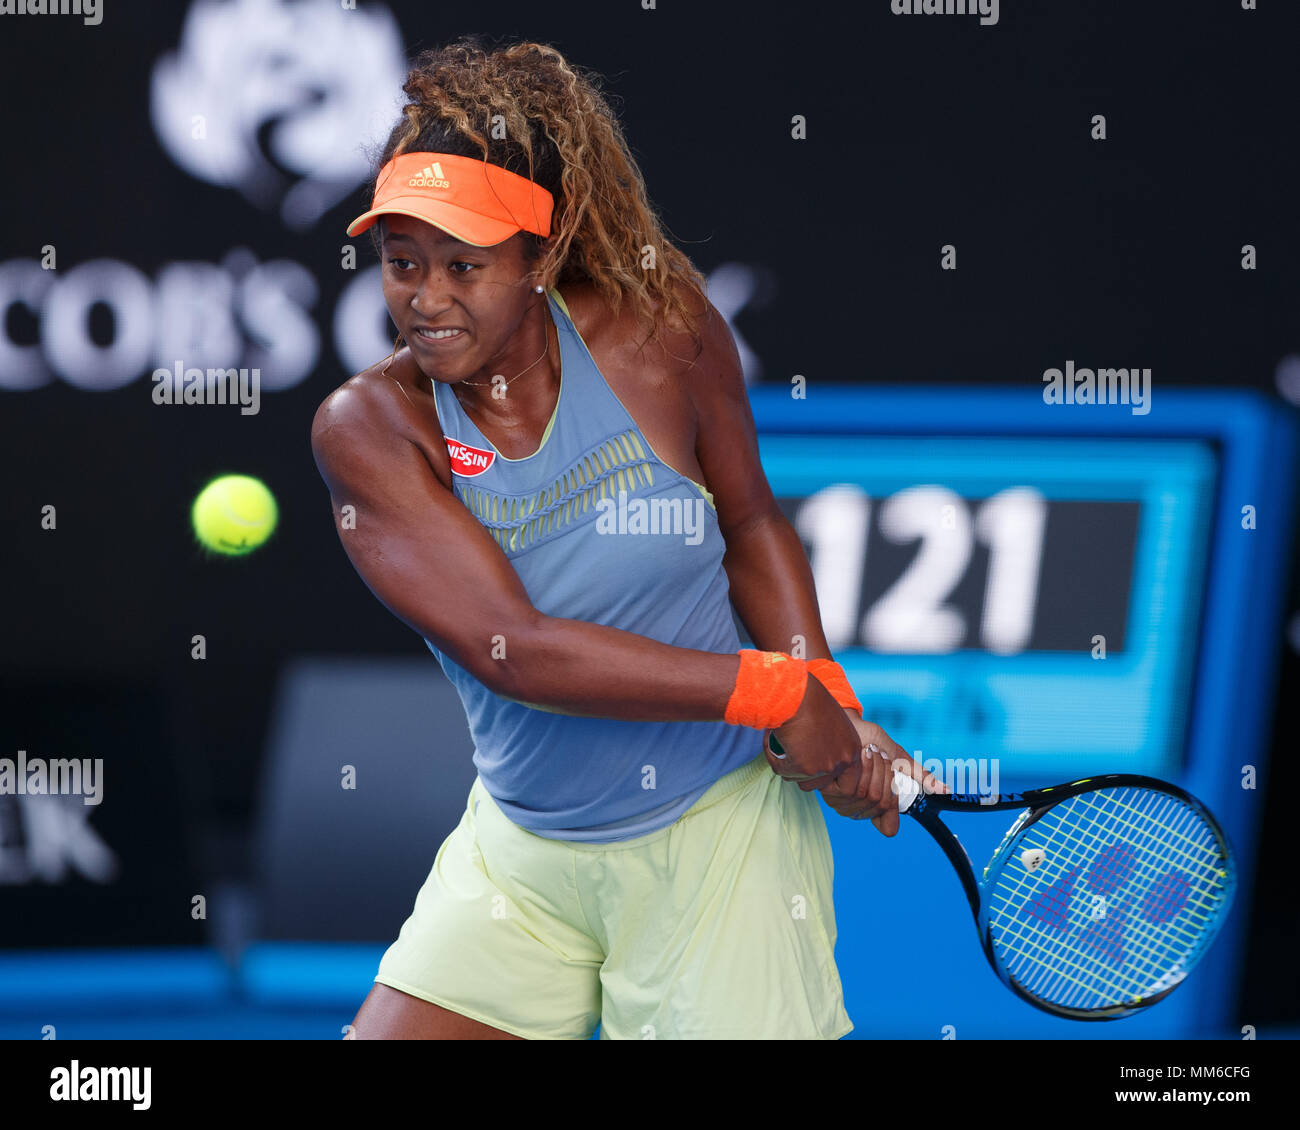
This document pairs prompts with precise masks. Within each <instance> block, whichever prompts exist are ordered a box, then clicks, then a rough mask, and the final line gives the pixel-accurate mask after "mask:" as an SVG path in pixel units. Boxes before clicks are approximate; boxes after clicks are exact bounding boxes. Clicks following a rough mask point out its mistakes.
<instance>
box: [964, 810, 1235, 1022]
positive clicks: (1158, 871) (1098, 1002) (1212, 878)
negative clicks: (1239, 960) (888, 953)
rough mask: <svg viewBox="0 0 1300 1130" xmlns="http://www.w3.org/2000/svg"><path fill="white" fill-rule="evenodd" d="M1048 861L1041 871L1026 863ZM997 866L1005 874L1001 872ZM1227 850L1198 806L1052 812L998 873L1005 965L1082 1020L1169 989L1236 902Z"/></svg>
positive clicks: (994, 901)
mask: <svg viewBox="0 0 1300 1130" xmlns="http://www.w3.org/2000/svg"><path fill="white" fill-rule="evenodd" d="M1026 848H1035V849H1038V850H1040V851H1042V852H1043V857H1044V862H1043V864H1042V865H1041V866H1040V867H1038V868H1036V869H1035V870H1033V871H1030V870H1029V868H1027V867H1025V866H1024V865H1023V864H1022V863H1021V860H1020V858H1019V854H1020V852H1021V851H1023V850H1024V849H1026ZM999 865H1000V867H999ZM1223 866H1224V864H1223V857H1222V855H1221V849H1220V844H1219V839H1218V837H1217V835H1216V834H1215V832H1214V830H1213V828H1212V827H1210V826H1209V825H1208V824H1207V823H1206V822H1205V820H1204V819H1203V818H1202V817H1201V815H1200V814H1199V813H1198V812H1197V811H1196V810H1195V809H1194V808H1192V807H1191V806H1189V805H1187V804H1185V803H1183V802H1182V801H1181V800H1179V799H1177V798H1176V797H1173V796H1171V795H1169V794H1167V793H1163V792H1160V791H1158V790H1154V789H1145V788H1137V787H1120V788H1112V789H1099V790H1096V791H1094V792H1091V793H1084V794H1081V795H1080V796H1077V797H1072V798H1069V799H1068V800H1066V801H1063V802H1061V803H1060V804H1058V805H1055V806H1054V807H1053V808H1051V809H1050V810H1049V811H1048V812H1046V813H1045V814H1044V815H1043V816H1042V817H1041V818H1040V819H1039V820H1038V821H1037V822H1036V823H1034V824H1033V825H1031V826H1030V827H1029V828H1028V829H1026V830H1025V832H1023V833H1021V834H1019V835H1017V836H1015V837H1013V838H1011V839H1010V840H1009V841H1008V842H1007V843H1004V845H1003V847H1002V848H1001V849H1000V850H999V853H998V855H997V856H995V858H994V860H993V861H992V862H991V863H990V867H989V871H990V872H991V873H993V874H994V875H995V882H994V884H993V885H992V887H991V889H990V890H989V891H988V893H987V896H986V897H987V903H988V917H989V925H990V934H991V937H992V939H993V942H994V949H995V952H996V956H997V959H998V960H999V961H1000V962H1001V963H1002V965H1003V968H1004V969H1006V971H1007V972H1008V974H1009V975H1010V976H1011V977H1012V978H1013V979H1014V980H1015V981H1016V982H1017V983H1018V984H1020V985H1021V987H1022V988H1024V989H1025V990H1026V991H1028V992H1030V993H1031V994H1033V995H1034V996H1036V997H1038V998H1040V999H1042V1000H1045V1001H1049V1002H1051V1003H1054V1004H1057V1005H1060V1006H1063V1007H1068V1008H1077V1009H1100V1008H1106V1007H1110V1006H1114V1005H1119V1004H1124V1003H1128V1002H1134V1001H1137V1000H1140V999H1141V998H1143V997H1146V996H1150V995H1151V994H1152V993H1154V992H1156V991H1159V990H1160V989H1162V988H1164V987H1167V985H1169V984H1173V983H1174V980H1173V979H1177V978H1178V977H1180V975H1181V973H1182V972H1185V971H1186V969H1187V968H1189V967H1190V959H1192V958H1193V957H1194V956H1196V954H1197V953H1198V951H1199V947H1200V946H1201V944H1202V942H1203V941H1204V939H1205V937H1206V935H1207V932H1209V931H1211V930H1212V929H1213V927H1214V926H1215V925H1216V924H1217V920H1218V916H1219V914H1220V913H1221V912H1222V909H1223V908H1224V906H1225V905H1226V896H1227V895H1228V893H1229V884H1228V882H1227V878H1226V876H1224V875H1221V874H1220V870H1221V868H1222V867H1223Z"/></svg>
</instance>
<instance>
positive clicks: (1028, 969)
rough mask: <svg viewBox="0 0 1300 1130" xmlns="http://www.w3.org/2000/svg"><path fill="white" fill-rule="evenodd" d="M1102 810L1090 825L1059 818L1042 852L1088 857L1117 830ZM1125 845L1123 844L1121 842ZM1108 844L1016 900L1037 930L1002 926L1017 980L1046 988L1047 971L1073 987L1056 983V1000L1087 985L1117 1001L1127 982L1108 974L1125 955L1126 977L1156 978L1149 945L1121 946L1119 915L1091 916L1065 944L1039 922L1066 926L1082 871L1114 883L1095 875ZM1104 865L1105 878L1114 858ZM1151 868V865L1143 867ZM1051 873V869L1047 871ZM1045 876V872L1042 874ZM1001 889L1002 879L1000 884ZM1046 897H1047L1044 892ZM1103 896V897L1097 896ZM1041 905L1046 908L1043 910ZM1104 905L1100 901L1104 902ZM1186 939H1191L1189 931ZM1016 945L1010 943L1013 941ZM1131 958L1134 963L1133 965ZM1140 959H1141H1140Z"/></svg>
mask: <svg viewBox="0 0 1300 1130" xmlns="http://www.w3.org/2000/svg"><path fill="white" fill-rule="evenodd" d="M1106 817H1107V814H1102V816H1101V818H1100V819H1095V822H1094V823H1093V824H1092V825H1084V826H1083V827H1080V826H1079V825H1078V824H1077V822H1071V821H1069V820H1062V821H1060V822H1059V824H1058V825H1057V827H1056V828H1055V830H1054V831H1053V833H1052V834H1051V835H1049V836H1048V837H1047V839H1046V840H1045V841H1043V842H1042V845H1041V846H1042V847H1043V850H1044V851H1051V852H1052V853H1053V857H1054V858H1064V857H1063V856H1062V854H1061V852H1062V849H1064V848H1069V849H1070V850H1071V851H1072V852H1073V853H1074V855H1073V857H1072V858H1074V859H1076V860H1082V859H1085V858H1086V857H1087V854H1088V852H1089V850H1094V851H1095V850H1097V849H1098V848H1099V847H1100V844H1101V843H1102V840H1103V838H1106V839H1109V837H1110V835H1112V834H1113V833H1114V832H1115V831H1116V830H1117V829H1116V828H1115V827H1114V823H1115V822H1114V820H1113V819H1107V818H1106ZM1046 828H1047V826H1046V825H1043V826H1040V829H1039V830H1040V834H1041V833H1042V832H1043V831H1045V830H1046ZM1112 846H1121V847H1123V846H1126V845H1123V844H1122V843H1121V844H1120V845H1114V843H1113V842H1112ZM1106 851H1107V849H1105V848H1102V849H1101V850H1100V851H1099V852H1098V855H1099V859H1098V860H1097V861H1095V862H1094V863H1093V865H1092V867H1090V868H1088V869H1086V871H1085V870H1084V869H1083V868H1082V867H1081V866H1079V865H1077V864H1076V865H1075V866H1073V867H1071V868H1070V869H1069V870H1067V871H1066V872H1065V874H1064V875H1062V876H1060V877H1059V878H1057V879H1056V880H1055V881H1054V882H1053V883H1052V884H1051V885H1049V886H1047V887H1045V888H1042V889H1041V890H1040V891H1039V892H1038V893H1037V894H1035V895H1034V896H1033V897H1032V898H1030V899H1027V900H1023V901H1022V902H1021V911H1022V915H1023V914H1024V913H1025V912H1026V911H1027V912H1028V913H1029V914H1030V915H1031V916H1032V917H1033V918H1035V919H1037V920H1038V921H1037V922H1036V923H1033V924H1031V925H1032V926H1036V927H1038V928H1037V930H1034V929H1026V928H1023V926H1024V924H1023V923H1021V922H1019V921H1016V920H1012V924H1011V926H1010V928H1008V929H1007V930H1006V931H1005V937H1006V941H1007V944H1006V949H1007V951H1008V952H1009V954H1010V955H1011V956H1015V957H1020V958H1022V959H1023V962H1022V964H1023V966H1024V969H1023V970H1021V971H1020V973H1021V980H1022V981H1023V982H1024V983H1025V985H1026V987H1027V988H1030V990H1031V991H1034V992H1036V993H1038V994H1045V993H1046V992H1047V989H1046V986H1045V984H1044V981H1045V980H1046V979H1047V978H1048V976H1049V975H1054V976H1055V977H1056V978H1057V979H1058V981H1059V982H1062V983H1068V985H1069V986H1070V987H1072V988H1073V990H1075V991H1074V993H1073V994H1071V993H1068V992H1064V991H1060V990H1062V986H1060V985H1058V994H1057V995H1058V997H1060V998H1061V999H1060V1000H1059V1001H1058V1002H1057V1003H1062V1004H1070V1005H1076V1004H1077V1003H1078V1000H1079V998H1080V996H1081V995H1082V994H1084V993H1086V991H1087V990H1088V989H1089V988H1091V989H1093V990H1103V989H1104V990H1108V991H1109V992H1110V994H1111V995H1112V997H1113V998H1114V1000H1113V1001H1112V1002H1111V1003H1116V1002H1118V1001H1121V1000H1125V999H1131V997H1132V996H1133V994H1132V993H1131V992H1130V991H1129V990H1131V989H1132V985H1131V984H1129V985H1126V984H1125V983H1124V981H1123V980H1122V979H1121V978H1119V977H1117V976H1115V975H1113V973H1112V972H1111V970H1112V968H1114V967H1120V966H1122V965H1123V964H1124V962H1125V960H1126V958H1127V959H1128V960H1129V962H1130V965H1129V969H1128V976H1129V978H1130V980H1132V979H1136V978H1138V977H1139V975H1149V976H1147V981H1148V983H1150V982H1151V981H1152V979H1158V974H1157V972H1156V971H1157V967H1158V963H1159V954H1158V953H1157V952H1156V950H1155V948H1154V947H1153V946H1150V945H1149V946H1148V949H1147V951H1146V952H1144V953H1133V952H1126V951H1125V949H1124V944H1125V939H1124V933H1123V925H1124V917H1125V916H1124V915H1123V914H1122V913H1121V915H1120V917H1118V918H1115V917H1110V916H1109V915H1107V914H1105V913H1103V915H1102V916H1100V920H1098V919H1093V918H1092V916H1091V915H1090V916H1089V917H1090V919H1092V921H1093V923H1094V924H1093V925H1092V926H1085V927H1084V928H1083V929H1082V931H1080V932H1075V933H1074V934H1071V935H1067V936H1066V938H1067V940H1068V942H1069V943H1070V944H1068V945H1064V944H1062V936H1060V935H1058V936H1057V937H1055V938H1050V936H1049V935H1046V932H1045V930H1044V929H1043V927H1044V926H1050V927H1052V928H1054V929H1056V930H1065V929H1067V928H1068V926H1069V922H1070V913H1071V907H1072V904H1073V901H1074V899H1075V898H1076V893H1075V888H1074V884H1075V880H1076V879H1077V877H1078V876H1079V874H1080V873H1081V872H1084V874H1085V886H1088V885H1091V886H1093V887H1102V888H1103V889H1106V890H1108V891H1111V892H1112V893H1113V891H1114V890H1115V889H1116V888H1117V887H1118V885H1119V884H1118V883H1115V882H1098V881H1097V877H1096V874H1097V872H1096V863H1097V862H1100V861H1101V860H1103V859H1106V854H1105V853H1106ZM1125 855H1126V858H1131V852H1129V853H1125ZM1107 863H1108V866H1107V867H1106V869H1105V870H1104V871H1103V878H1104V879H1110V878H1112V877H1113V876H1114V875H1115V868H1114V865H1113V864H1114V861H1113V857H1112V859H1111V860H1108V861H1107ZM1133 870H1136V871H1137V872H1138V878H1139V879H1141V878H1144V877H1149V876H1143V875H1142V870H1141V869H1140V868H1125V872H1126V874H1125V876H1124V877H1128V874H1130V873H1131V872H1132V871H1133ZM1147 870H1148V871H1150V870H1151V868H1150V867H1148V868H1147ZM1048 874H1050V872H1049V873H1048ZM1044 877H1046V876H1044ZM1001 885H1002V886H1003V888H1004V889H1005V887H1006V886H1007V884H1005V883H1003V884H1001ZM1023 886H1024V883H1023V881H1022V882H1021V883H1020V884H1018V885H1017V887H1016V888H1015V889H1013V890H1012V892H1011V896H1010V897H1011V898H1012V899H1015V898H1016V896H1018V895H1020V894H1021V893H1022V892H1021V889H1020V888H1022V887H1023ZM1045 896H1046V897H1045ZM1083 897H1084V898H1085V901H1086V902H1087V904H1088V905H1090V906H1095V905H1096V904H1095V902H1093V901H1092V900H1089V899H1087V896H1086V894H1085V895H1084V896H1083ZM1102 897H1103V898H1104V897H1105V896H1102ZM1045 909H1046V912H1044V911H1045ZM1103 910H1105V904H1104V903H1103ZM1145 933H1146V938H1145V940H1146V941H1147V942H1148V943H1152V942H1157V940H1156V939H1153V938H1152V937H1151V935H1150V932H1149V931H1148V932H1145ZM1045 936H1047V937H1049V939H1050V940H1052V941H1055V942H1056V945H1054V946H1051V947H1045V946H1044V937H1045ZM1187 940H1189V941H1190V940H1191V936H1189V937H1188V939H1187ZM1013 942H1014V943H1019V944H1012V943H1013ZM1102 957H1105V958H1107V959H1108V960H1107V962H1106V963H1105V964H1100V963H1099V961H1098V959H1099V958H1102ZM1135 958H1136V960H1137V963H1138V964H1137V965H1136V966H1134V965H1133V964H1132V962H1133V960H1134V959H1135ZM1144 958H1145V960H1143V959H1144Z"/></svg>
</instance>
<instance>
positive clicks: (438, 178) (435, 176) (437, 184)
mask: <svg viewBox="0 0 1300 1130" xmlns="http://www.w3.org/2000/svg"><path fill="white" fill-rule="evenodd" d="M406 183H407V184H409V185H410V186H411V187H412V188H450V187H451V181H449V180H447V179H446V178H445V177H444V176H443V175H442V166H441V165H440V164H439V163H438V162H437V161H434V163H433V164H432V165H425V166H424V168H423V169H421V170H420V172H419V173H418V174H417V175H416V176H413V177H412V178H411V179H410V180H408V181H407V182H406Z"/></svg>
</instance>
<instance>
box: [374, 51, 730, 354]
mask: <svg viewBox="0 0 1300 1130" xmlns="http://www.w3.org/2000/svg"><path fill="white" fill-rule="evenodd" d="M402 89H403V90H404V91H405V92H406V94H407V96H408V97H409V98H410V101H409V102H408V103H407V104H406V105H405V106H404V107H403V108H402V117H401V119H400V120H399V121H398V123H397V125H396V126H395V127H394V128H393V131H392V133H391V134H390V135H389V137H388V141H387V142H386V143H385V145H384V148H383V150H382V152H381V154H380V156H379V158H378V161H377V163H376V168H375V175H376V178H377V177H378V174H379V171H380V170H381V169H382V168H383V166H384V165H386V164H387V163H388V162H389V161H390V160H391V159H392V158H393V157H394V156H396V155H398V154H400V153H408V152H431V153H451V154H456V155H459V156H463V157H480V158H482V159H483V160H485V161H487V162H489V163H490V164H493V165H499V166H501V167H502V168H505V169H509V170H510V171H511V172H515V173H518V174H520V175H521V176H525V177H528V178H529V179H530V180H532V181H535V182H536V183H537V184H539V185H541V186H542V187H543V188H545V189H546V190H547V191H549V192H550V193H551V195H552V196H553V197H554V198H555V210H554V214H553V217H552V220H551V236H550V238H549V239H548V240H546V241H543V240H541V239H540V238H539V237H537V236H535V235H532V234H531V233H524V240H525V246H526V254H527V256H528V258H529V260H530V261H532V262H533V264H534V266H533V270H532V271H531V272H530V276H529V281H530V283H532V282H536V283H541V284H543V285H546V286H560V285H563V284H564V283H567V282H580V281H585V280H590V281H591V283H592V284H593V285H594V286H595V288H596V290H597V291H598V292H599V293H600V294H601V295H603V296H604V297H605V299H606V300H607V301H608V303H609V305H610V306H612V307H613V309H614V311H615V313H617V312H618V311H619V310H620V309H621V308H622V303H623V301H624V299H630V300H631V302H632V304H633V307H634V309H635V310H636V312H637V315H638V318H639V319H640V320H641V321H642V322H643V323H645V324H646V325H648V327H649V333H648V334H647V338H646V340H647V341H648V340H650V339H651V338H652V337H654V336H656V335H657V334H658V333H659V330H660V328H661V327H665V326H667V327H671V328H678V327H684V328H685V329H686V331H687V332H688V333H689V335H690V336H691V338H692V339H693V340H694V342H695V344H696V347H697V356H698V352H699V349H700V344H701V340H700V333H699V322H698V321H697V318H698V316H699V315H700V314H702V313H703V311H704V309H705V308H706V307H705V306H704V305H703V302H702V301H701V303H700V305H699V308H698V309H697V310H695V311H692V310H691V309H689V308H688V305H687V303H686V301H684V298H685V297H698V298H699V299H701V300H702V299H703V298H704V293H705V283H704V277H703V275H702V274H701V273H700V272H699V270H698V269H697V268H696V267H695V266H694V264H693V263H692V262H691V261H690V259H689V258H687V257H686V255H685V254H683V253H682V252H681V251H680V250H678V249H677V248H676V247H674V246H673V245H672V243H670V242H669V240H668V238H667V237H666V236H665V234H664V229H663V226H662V224H661V222H660V219H659V216H658V214H657V213H656V211H655V209H654V208H653V207H652V206H651V204H650V202H649V200H648V199H647V197H646V188H645V181H644V180H643V179H642V176H641V170H640V169H639V168H638V167H637V163H636V161H635V160H634V159H633V157H632V154H631V153H630V151H629V149H628V145H627V141H626V140H625V138H624V136H623V130H622V128H621V126H620V125H619V122H618V119H617V118H616V117H615V115H614V112H613V111H612V110H611V109H610V106H609V103H608V102H607V101H606V99H605V97H604V95H603V94H602V92H601V90H600V87H599V80H598V78H597V76H596V75H595V74H594V73H592V72H588V71H585V70H582V69H580V68H578V67H576V66H574V65H572V64H570V63H569V62H568V61H567V60H566V59H565V58H564V56H563V55H561V54H560V52H559V51H557V50H556V49H555V48H554V47H550V46H548V45H546V44H543V43H533V42H515V43H510V44H508V45H506V46H503V47H497V48H494V49H488V48H485V47H484V46H482V44H481V41H480V39H479V37H478V36H465V37H462V38H460V39H458V40H456V41H454V42H452V43H449V44H447V45H446V46H444V47H441V48H437V49H434V50H428V51H424V52H423V53H421V54H420V55H419V56H418V57H417V58H416V60H415V62H414V65H413V66H412V68H411V71H410V73H409V74H408V75H407V78H406V82H405V83H404V84H403V86H402ZM373 189H374V185H373V183H372V185H371V191H372V194H373ZM380 229H381V225H376V226H375V227H374V228H372V229H371V233H372V238H373V239H374V241H375V246H376V250H378V249H379V243H380V239H381V230H380ZM647 249H648V251H647ZM647 254H652V255H653V257H654V258H653V269H650V268H649V267H648V266H643V265H642V263H643V257H645V256H646V255H647ZM642 344H644V342H643V343H642Z"/></svg>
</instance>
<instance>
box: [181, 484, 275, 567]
mask: <svg viewBox="0 0 1300 1130" xmlns="http://www.w3.org/2000/svg"><path fill="white" fill-rule="evenodd" d="M278 517H279V512H278V511H277V509H276V505H275V496H274V495H273V494H271V492H270V491H269V490H267V489H266V485H265V484H264V483H262V481H261V480H260V479H255V478H253V477H252V476H251V475H222V476H220V478H216V479H213V480H212V482H210V483H208V485H207V486H205V487H204V488H203V489H202V490H201V491H200V492H199V496H198V498H196V499H195V500H194V508H193V510H192V511H191V512H190V518H191V520H192V521H193V522H194V535H195V537H197V538H198V539H199V542H200V543H201V544H202V545H203V546H204V547H206V548H207V549H210V550H212V551H213V552H215V553H224V554H228V555H230V556H232V557H238V556H240V555H241V554H245V553H252V552H253V550H255V549H256V548H257V547H258V546H259V545H261V544H262V543H263V542H264V541H266V539H267V538H269V537H270V536H271V533H272V531H273V530H274V529H275V523H276V520H277V518H278Z"/></svg>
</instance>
